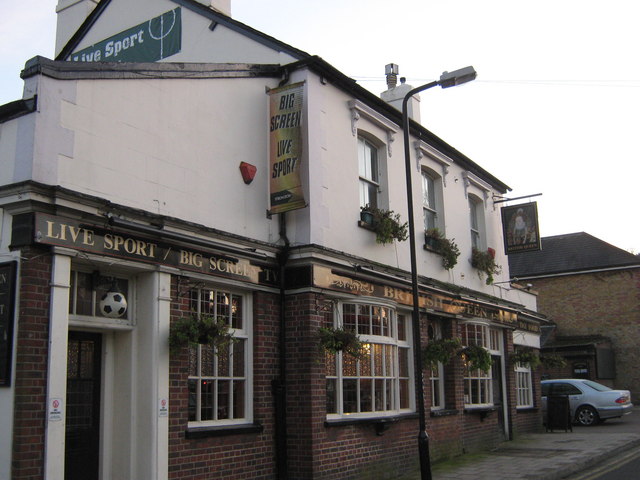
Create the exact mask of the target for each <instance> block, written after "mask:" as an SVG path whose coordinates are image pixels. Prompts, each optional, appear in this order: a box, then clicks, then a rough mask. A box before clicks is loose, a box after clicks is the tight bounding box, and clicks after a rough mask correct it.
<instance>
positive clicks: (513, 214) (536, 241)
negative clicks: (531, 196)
mask: <svg viewBox="0 0 640 480" xmlns="http://www.w3.org/2000/svg"><path fill="white" fill-rule="evenodd" d="M502 234H503V236H504V251H505V253H506V254H507V255H509V254H510V253H520V252H533V251H536V250H541V248H542V247H541V243H540V229H539V228H538V204H537V203H536V202H531V203H522V204H520V205H513V206H509V207H502Z"/></svg>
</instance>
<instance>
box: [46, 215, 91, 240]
mask: <svg viewBox="0 0 640 480" xmlns="http://www.w3.org/2000/svg"><path fill="white" fill-rule="evenodd" d="M47 238H51V239H54V240H63V241H65V242H67V241H71V242H73V243H78V240H80V243H81V244H82V245H89V246H93V245H95V241H94V232H93V230H89V229H87V228H83V227H76V226H73V225H67V224H66V223H56V222H52V221H50V220H47Z"/></svg>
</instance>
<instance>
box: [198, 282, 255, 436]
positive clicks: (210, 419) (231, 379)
mask: <svg viewBox="0 0 640 480" xmlns="http://www.w3.org/2000/svg"><path fill="white" fill-rule="evenodd" d="M190 295H191V298H190V307H191V311H192V312H194V313H195V314H197V315H198V316H202V315H210V316H214V317H215V318H216V319H218V320H220V319H223V320H224V322H225V323H227V325H229V327H230V329H231V331H232V332H233V336H234V341H233V342H231V343H230V344H229V345H226V346H223V347H213V346H211V345H198V346H195V347H190V348H189V378H188V385H189V422H191V423H193V422H198V423H204V424H208V423H210V424H214V425H216V424H233V423H245V422H248V421H250V420H251V418H252V415H251V404H252V402H251V398H250V395H249V393H250V382H251V377H250V368H249V367H250V365H251V360H250V359H251V355H250V342H249V334H250V325H251V322H250V321H249V320H248V318H247V311H246V310H247V308H246V303H247V302H246V298H245V297H244V296H243V295H241V294H237V293H233V292H231V291H226V290H222V289H213V288H198V289H194V290H192V291H191V293H190Z"/></svg>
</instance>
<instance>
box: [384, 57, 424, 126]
mask: <svg viewBox="0 0 640 480" xmlns="http://www.w3.org/2000/svg"><path fill="white" fill-rule="evenodd" d="M399 71H400V69H399V68H398V65H396V64H395V63H390V64H388V65H386V66H385V67H384V72H385V75H386V77H387V88H388V90H387V91H385V92H382V93H381V94H380V97H381V98H382V99H383V100H384V101H385V102H387V103H388V104H389V105H391V106H393V107H395V108H396V109H397V110H400V111H402V101H403V100H404V96H405V95H406V94H407V93H409V92H410V91H411V90H413V87H412V86H411V85H407V84H406V83H405V82H406V79H405V78H404V77H401V78H400V85H397V81H398V73H399ZM407 114H408V116H409V118H412V119H413V120H415V121H416V122H418V123H420V97H419V96H418V95H414V96H412V97H411V98H410V99H409V101H408V102H407Z"/></svg>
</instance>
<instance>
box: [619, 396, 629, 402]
mask: <svg viewBox="0 0 640 480" xmlns="http://www.w3.org/2000/svg"><path fill="white" fill-rule="evenodd" d="M628 401H629V397H619V398H616V403H627V402H628Z"/></svg>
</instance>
